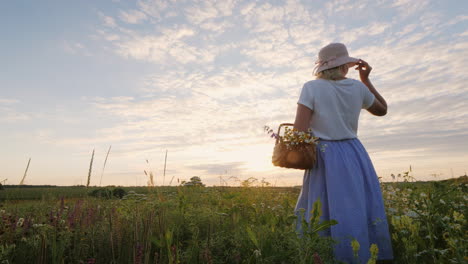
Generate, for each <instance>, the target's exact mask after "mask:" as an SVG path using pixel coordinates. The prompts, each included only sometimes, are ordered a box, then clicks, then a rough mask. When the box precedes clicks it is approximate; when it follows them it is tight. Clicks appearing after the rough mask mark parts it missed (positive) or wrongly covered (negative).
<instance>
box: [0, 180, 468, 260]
mask: <svg viewBox="0 0 468 264" xmlns="http://www.w3.org/2000/svg"><path fill="white" fill-rule="evenodd" d="M381 187H382V191H383V195H384V198H385V205H386V210H387V217H388V221H389V223H390V229H391V230H390V231H391V233H392V242H393V249H394V254H395V261H394V263H466V261H467V251H468V248H467V244H466V243H467V230H468V228H467V221H466V217H465V216H466V215H467V214H466V213H467V208H466V201H467V200H468V195H467V189H468V181H467V178H466V177H461V178H458V179H454V180H449V181H439V182H410V181H406V182H398V183H397V182H395V183H382V186H381ZM299 192H300V189H299V188H294V187H289V188H286V187H285V188H280V187H202V186H178V187H122V188H120V187H106V188H96V187H89V188H86V187H82V186H81V187H78V186H75V187H52V186H43V187H40V188H39V187H37V188H18V187H13V186H10V187H8V186H7V187H6V188H4V190H1V191H0V263H89V264H91V263H336V261H335V260H334V259H333V254H332V245H333V241H332V240H331V239H328V238H323V237H320V236H318V234H317V232H318V231H319V230H322V229H323V228H327V227H329V226H330V225H332V224H334V223H333V222H328V223H319V221H318V217H319V216H320V210H316V211H315V212H314V214H313V215H314V217H315V218H314V219H311V223H310V224H309V225H308V226H307V231H306V232H305V233H304V235H303V236H298V235H297V233H296V228H295V226H296V216H295V215H294V213H293V210H294V206H295V202H296V199H297V196H298V194H299ZM375 250H376V249H375V248H374V249H373V251H374V256H375ZM367 263H375V259H370V260H369V261H368V262H367Z"/></svg>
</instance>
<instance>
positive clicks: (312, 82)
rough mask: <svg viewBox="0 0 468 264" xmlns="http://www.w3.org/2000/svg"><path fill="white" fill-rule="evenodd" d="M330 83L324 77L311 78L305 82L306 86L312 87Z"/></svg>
mask: <svg viewBox="0 0 468 264" xmlns="http://www.w3.org/2000/svg"><path fill="white" fill-rule="evenodd" d="M327 84H328V81H327V80H323V79H316V80H310V81H308V82H306V83H304V87H310V88H315V87H323V86H325V85H327Z"/></svg>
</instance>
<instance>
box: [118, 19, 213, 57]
mask: <svg viewBox="0 0 468 264" xmlns="http://www.w3.org/2000/svg"><path fill="white" fill-rule="evenodd" d="M196 33H197V32H196V30H194V29H193V28H190V27H188V26H181V27H176V28H170V29H163V30H161V33H160V34H158V35H143V36H139V35H134V36H128V37H127V40H122V41H120V42H118V43H116V46H117V48H118V49H117V53H118V54H120V55H122V56H124V57H127V58H134V59H137V60H144V61H150V62H154V63H157V64H160V65H164V64H172V63H173V62H177V63H181V64H187V63H207V62H212V61H213V60H214V58H215V56H216V55H217V53H218V48H216V47H215V46H207V47H203V48H200V47H197V46H194V45H191V44H189V43H188V42H187V41H186V40H187V39H189V38H191V37H193V36H195V34H196Z"/></svg>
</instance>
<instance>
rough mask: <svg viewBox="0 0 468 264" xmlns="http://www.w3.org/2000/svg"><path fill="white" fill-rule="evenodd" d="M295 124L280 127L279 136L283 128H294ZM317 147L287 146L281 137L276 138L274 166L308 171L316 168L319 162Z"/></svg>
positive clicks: (304, 144)
mask: <svg viewBox="0 0 468 264" xmlns="http://www.w3.org/2000/svg"><path fill="white" fill-rule="evenodd" d="M293 125H294V124H290V123H283V124H281V125H280V126H279V127H278V134H277V135H278V136H279V135H280V130H281V127H283V126H293ZM316 154H317V153H316V145H315V144H308V143H300V144H298V145H294V146H287V145H286V143H285V142H283V140H282V139H281V138H279V137H277V138H276V143H275V148H274V150H273V157H272V162H273V165H275V166H278V167H283V168H290V169H300V170H307V169H312V168H313V167H314V166H315V162H316V160H317V155H316Z"/></svg>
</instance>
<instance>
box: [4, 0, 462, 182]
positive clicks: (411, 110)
mask: <svg viewBox="0 0 468 264" xmlns="http://www.w3.org/2000/svg"><path fill="white" fill-rule="evenodd" d="M467 14H468V2H467V1H457V0H444V1H442V0H439V1H431V0H418V1H412V0H392V1H390V0H354V1H351V0H335V1H299V0H286V1H241V0H224V1H214V0H202V1H184V0H181V1H178V0H167V1H166V0H137V1H124V0H121V1H117V0H101V1H94V0H83V1H62V0H60V1H59V0H55V1H52V0H44V1H31V0H30V1H25V0H15V1H0V34H1V36H2V38H1V40H0V67H1V71H0V146H1V147H0V157H1V158H0V168H1V169H0V180H3V179H7V184H18V183H19V182H20V181H21V179H22V177H23V174H24V171H25V168H26V165H27V163H28V159H29V158H31V164H30V167H29V170H28V173H27V176H26V179H25V184H54V185H77V184H86V181H87V176H88V171H89V165H90V159H91V154H92V152H93V149H94V150H95V156H94V161H93V169H92V175H91V185H100V184H102V185H125V186H131V185H146V184H147V181H148V178H147V176H145V174H144V171H145V170H146V171H152V172H153V173H154V175H155V180H156V184H157V185H162V184H164V185H169V184H170V185H177V184H179V183H180V182H181V181H182V180H188V179H189V178H190V177H192V176H200V177H201V179H202V181H203V182H204V183H206V184H207V185H221V184H228V185H237V184H239V181H242V180H245V179H248V178H250V177H254V178H257V179H258V180H259V181H261V180H262V179H263V180H264V181H267V182H269V183H271V184H272V185H275V186H286V185H287V186H290V185H300V184H302V178H303V171H300V170H292V169H283V168H277V167H274V166H273V165H272V164H271V154H272V150H273V146H274V140H273V139H271V138H269V137H268V135H267V134H266V133H265V132H264V130H263V128H264V126H265V125H268V126H270V127H274V128H276V127H277V126H278V124H280V123H283V122H292V121H294V118H295V112H296V107H297V100H298V97H299V93H300V91H301V88H302V86H303V84H304V83H305V82H307V81H309V80H312V79H314V78H315V77H314V76H312V70H313V68H314V66H315V64H314V62H315V61H316V59H317V53H318V51H319V50H320V48H321V47H323V46H325V45H327V44H329V43H332V42H341V43H344V44H345V45H346V46H347V48H348V51H349V53H350V55H351V56H353V57H357V58H361V59H364V60H366V61H367V62H369V64H370V65H371V66H372V67H373V70H372V73H371V80H372V81H373V83H374V85H375V87H376V88H377V90H378V91H379V92H380V93H381V95H382V96H383V97H384V98H385V99H386V101H387V103H388V107H389V109H388V114H387V115H386V116H384V117H376V116H372V115H371V114H369V113H368V112H366V111H363V112H362V113H361V118H360V123H359V130H358V137H359V138H360V140H361V142H362V143H363V144H364V146H365V147H366V149H367V151H368V152H369V155H370V157H371V159H372V161H373V164H374V167H375V169H376V171H377V173H378V175H379V176H380V177H382V180H384V181H391V180H392V177H391V174H392V173H393V174H398V173H403V172H405V171H407V170H408V169H409V167H410V166H411V168H412V174H413V176H414V177H415V178H416V179H417V180H439V179H446V178H452V177H458V176H461V175H464V174H466V171H468V104H467V102H468V85H467V81H468V78H467V76H468V75H467V66H466V58H467V57H468V15H467ZM348 77H349V78H355V79H358V74H357V72H356V71H354V70H351V71H350V73H349V74H348ZM109 146H112V148H111V151H110V154H109V157H108V160H107V164H106V167H105V170H103V164H104V159H105V157H106V153H107V150H108V148H109ZM166 150H167V152H168V155H167V168H166V174H165V176H163V174H164V172H163V171H164V159H165V153H166ZM147 161H148V162H147Z"/></svg>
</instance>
